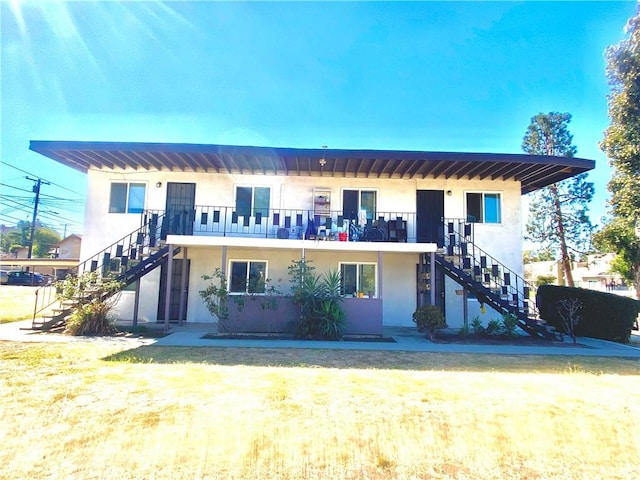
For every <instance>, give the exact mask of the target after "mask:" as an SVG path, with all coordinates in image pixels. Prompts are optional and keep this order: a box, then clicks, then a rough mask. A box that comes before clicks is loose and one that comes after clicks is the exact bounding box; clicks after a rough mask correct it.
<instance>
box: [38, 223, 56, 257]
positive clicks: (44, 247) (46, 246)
mask: <svg viewBox="0 0 640 480" xmlns="http://www.w3.org/2000/svg"><path fill="white" fill-rule="evenodd" d="M60 240H62V238H61V237H60V234H59V233H58V232H56V231H55V230H52V229H50V228H47V227H36V229H35V232H34V235H33V252H32V256H33V257H35V258H43V257H46V256H48V255H49V251H50V250H51V249H52V248H53V246H54V245H55V244H56V243H58V242H60Z"/></svg>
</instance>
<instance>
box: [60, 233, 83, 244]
mask: <svg viewBox="0 0 640 480" xmlns="http://www.w3.org/2000/svg"><path fill="white" fill-rule="evenodd" d="M71 240H80V241H82V236H81V235H78V234H76V233H72V234H71V235H68V236H66V237H64V238H63V239H62V240H60V241H59V242H58V243H56V244H55V245H54V247H59V246H60V245H62V244H63V243H67V242H69V241H71Z"/></svg>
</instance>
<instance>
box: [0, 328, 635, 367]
mask: <svg viewBox="0 0 640 480" xmlns="http://www.w3.org/2000/svg"><path fill="white" fill-rule="evenodd" d="M30 326H31V321H30V320H26V321H23V322H13V323H5V324H0V341H1V340H5V341H7V340H8V341H16V342H110V343H116V344H122V345H123V346H125V347H130V348H136V347H138V346H142V345H158V346H180V347H214V348H215V347H234V348H318V349H333V350H379V351H396V352H397V351H407V352H435V353H481V354H492V355H496V354H502V355H518V354H520V355H565V356H572V355H574V356H575V355H577V356H590V357H627V358H636V359H639V360H640V348H639V347H636V346H629V345H622V344H619V343H614V342H608V341H604V340H595V339H591V338H584V337H583V338H579V339H578V343H579V345H578V346H573V345H572V344H571V341H570V340H569V341H568V342H565V344H564V345H562V344H560V345H556V346H546V345H545V346H535V345H534V346H515V345H463V344H447V343H432V342H430V341H429V340H427V339H426V338H425V337H424V336H422V335H420V334H419V333H418V332H417V331H416V329H415V328H410V327H386V328H385V331H384V336H385V337H391V338H393V340H394V342H371V341H368V342H367V341H342V342H324V341H308V340H294V339H292V340H273V339H269V338H265V339H239V338H238V339H206V338H203V336H204V335H206V334H207V333H213V332H216V330H217V326H216V324H213V323H192V324H185V325H183V326H174V325H172V328H171V333H170V334H169V335H167V336H166V337H163V338H157V339H152V338H132V337H72V336H69V335H62V334H58V333H43V332H34V331H30V330H24V329H25V328H29V327H30ZM149 326H150V327H155V328H157V327H159V325H158V324H149Z"/></svg>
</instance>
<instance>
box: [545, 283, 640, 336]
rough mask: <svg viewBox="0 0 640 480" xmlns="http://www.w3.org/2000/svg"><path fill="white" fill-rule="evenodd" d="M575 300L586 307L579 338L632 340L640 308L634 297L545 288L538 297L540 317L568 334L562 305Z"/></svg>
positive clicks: (574, 289) (554, 286) (551, 287)
mask: <svg viewBox="0 0 640 480" xmlns="http://www.w3.org/2000/svg"><path fill="white" fill-rule="evenodd" d="M573 298H575V299H577V300H578V301H579V302H580V303H581V304H582V305H583V308H582V310H581V317H582V318H581V319H580V322H579V323H578V324H577V325H575V327H574V333H575V335H577V336H579V337H592V338H600V339H602V340H612V341H614V342H619V343H626V342H628V341H629V336H630V335H631V329H632V327H633V324H634V322H635V321H636V318H637V316H638V311H639V305H640V303H639V302H638V301H637V300H634V299H632V298H627V297H622V296H620V295H615V294H612V293H604V292H597V291H595V290H587V289H584V288H571V287H559V286H556V285H542V286H540V287H539V288H538V292H537V294H536V304H537V306H538V310H539V312H540V317H541V318H542V319H543V320H545V321H546V322H547V323H548V324H550V325H551V326H553V327H554V328H556V329H557V330H559V331H562V332H564V333H567V334H568V333H569V332H566V331H565V329H564V327H563V321H562V318H561V315H560V310H559V309H560V308H561V304H560V303H559V302H561V301H562V300H567V299H573Z"/></svg>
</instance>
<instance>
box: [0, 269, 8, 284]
mask: <svg viewBox="0 0 640 480" xmlns="http://www.w3.org/2000/svg"><path fill="white" fill-rule="evenodd" d="M8 282H9V272H7V271H6V270H0V285H6V284H7V283H8Z"/></svg>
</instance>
